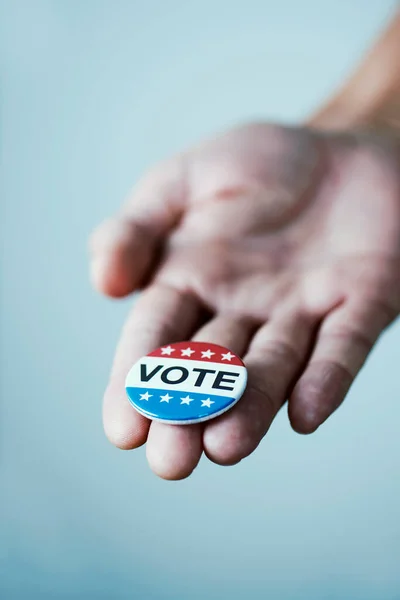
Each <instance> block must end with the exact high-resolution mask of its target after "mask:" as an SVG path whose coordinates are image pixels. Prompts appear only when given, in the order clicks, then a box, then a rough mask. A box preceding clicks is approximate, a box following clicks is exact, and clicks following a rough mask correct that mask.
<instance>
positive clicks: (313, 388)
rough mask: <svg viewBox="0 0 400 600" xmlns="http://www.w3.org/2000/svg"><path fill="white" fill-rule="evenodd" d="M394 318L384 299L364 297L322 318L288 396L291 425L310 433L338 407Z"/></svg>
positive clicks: (300, 431) (298, 430) (349, 302)
mask: <svg viewBox="0 0 400 600" xmlns="http://www.w3.org/2000/svg"><path fill="white" fill-rule="evenodd" d="M393 318H394V314H393V311H392V310H391V309H389V308H388V307H386V306H385V305H384V304H383V303H380V302H377V301H369V300H368V301H366V300H365V299H364V298H357V299H356V300H354V301H348V302H346V303H345V304H343V305H341V306H340V307H338V308H337V309H336V310H334V311H333V312H332V313H330V315H328V316H327V317H326V318H325V320H324V322H323V324H322V326H321V328H320V331H319V333H318V336H317V340H316V345H315V348H314V351H313V354H312V356H311V359H310V362H309V364H308V365H307V368H306V369H305V371H304V373H303V374H302V376H301V377H300V379H299V381H298V382H297V384H296V386H295V388H294V390H293V393H292V395H291V398H290V399H289V418H290V421H291V424H292V427H293V429H295V430H296V431H297V432H299V433H312V432H313V431H315V430H316V429H317V428H318V427H319V426H320V425H321V424H322V423H323V422H324V421H325V420H326V419H327V418H328V417H329V416H330V415H331V414H332V412H333V411H334V410H336V408H338V406H339V405H340V404H341V403H342V401H343V400H344V398H345V396H346V394H347V392H348V390H349V388H350V386H351V384H352V382H353V380H354V378H355V376H356V375H357V373H358V372H359V370H360V369H361V367H362V365H363V364H364V362H365V359H366V358H367V356H368V354H369V352H370V350H371V348H372V346H373V345H374V343H375V341H376V339H377V338H378V336H379V334H380V333H381V332H382V330H383V329H384V328H385V327H386V326H387V325H388V324H389V323H390V322H391V320H392V319H393Z"/></svg>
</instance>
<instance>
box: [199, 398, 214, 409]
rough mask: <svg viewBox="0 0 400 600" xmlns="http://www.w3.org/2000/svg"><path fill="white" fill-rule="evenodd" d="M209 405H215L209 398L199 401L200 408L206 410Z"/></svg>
mask: <svg viewBox="0 0 400 600" xmlns="http://www.w3.org/2000/svg"><path fill="white" fill-rule="evenodd" d="M211 404H215V402H214V400H210V398H207V399H206V400H202V401H201V406H207V408H211Z"/></svg>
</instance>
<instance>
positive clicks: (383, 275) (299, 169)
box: [90, 124, 400, 479]
mask: <svg viewBox="0 0 400 600" xmlns="http://www.w3.org/2000/svg"><path fill="white" fill-rule="evenodd" d="M399 166H400V152H399V147H398V145H396V144H395V143H394V142H393V143H392V142H390V141H384V140H378V139H376V140H375V141H374V140H373V139H369V138H362V137H361V136H358V138H357V137H356V136H350V135H349V136H344V135H340V136H333V135H330V136H326V135H322V134H317V133H313V132H311V131H308V130H306V129H291V128H283V127H279V126H273V125H264V124H254V125H250V126H246V127H242V128H239V129H236V130H234V131H232V132H230V133H227V134H224V135H221V136H219V137H217V138H216V139H214V140H212V141H209V142H207V143H205V144H203V145H201V146H199V147H196V148H194V149H192V150H190V151H188V152H185V153H183V154H181V155H180V156H177V157H175V158H173V159H171V160H169V161H166V162H165V163H163V164H162V165H159V166H158V167H156V168H155V169H154V170H153V171H151V172H150V173H149V174H147V175H146V176H145V177H144V179H143V180H142V182H141V183H139V185H138V186H137V187H136V189H135V190H134V192H133V194H132V196H131V197H130V198H129V199H128V201H127V202H126V203H125V204H124V206H123V207H122V209H121V211H120V212H119V213H118V214H117V216H116V217H114V218H112V219H110V220H108V221H106V222H104V223H103V224H102V225H100V227H99V228H98V229H97V230H96V231H95V232H94V234H93V235H92V237H91V240H90V249H91V255H92V264H91V274H92V281H93V283H94V285H95V287H96V288H97V289H98V290H99V291H101V292H102V293H104V294H106V295H108V296H112V297H122V296H125V295H127V294H129V293H131V292H132V291H134V290H137V289H139V288H142V287H144V289H143V291H142V293H141V294H140V296H139V299H138V300H137V302H136V303H135V305H134V307H133V310H132V312H131V314H130V316H129V318H128V320H127V322H126V324H125V327H124V329H123V332H122V337H121V340H120V343H119V345H118V348H117V351H116V356H115V360H114V364H113V367H112V372H111V376H110V382H109V384H108V386H107V389H106V392H105V397H104V408H103V416H104V426H105V431H106V434H107V436H108V437H109V439H110V440H111V442H113V443H114V444H115V445H117V446H119V447H120V448H124V449H131V448H135V447H138V446H140V445H142V444H143V443H144V442H146V441H147V458H148V461H149V464H150V466H151V468H152V469H153V470H154V471H155V472H156V473H157V474H158V475H160V476H161V477H164V478H167V479H180V478H184V477H187V476H188V475H189V474H190V473H191V472H192V471H193V469H194V468H195V467H196V465H197V463H198V461H199V459H200V457H201V455H202V452H203V451H204V452H205V454H206V455H207V456H208V458H209V459H210V460H212V461H214V462H216V463H218V464H222V465H232V464H235V463H237V462H238V461H240V460H241V459H242V458H244V457H245V456H247V455H249V454H250V453H251V452H253V450H254V449H255V448H256V447H257V445H258V444H259V442H260V440H261V439H262V438H263V436H264V435H265V433H266V432H267V430H268V428H269V427H270V425H271V422H272V420H273V419H274V417H275V415H276V414H277V412H278V411H279V409H280V408H281V406H282V405H283V404H284V403H285V401H286V400H287V399H289V401H288V412H289V418H290V421H291V424H292V426H293V428H294V429H295V430H296V431H298V432H300V433H311V432H313V431H315V430H316V429H317V427H318V426H319V425H321V423H323V421H325V420H326V419H327V418H328V417H329V415H330V414H331V413H332V412H333V411H334V410H335V409H336V408H337V407H338V406H339V405H340V403H341V402H342V401H343V399H344V397H345V395H346V393H347V391H348V389H349V387H350V385H351V383H352V381H353V379H354V377H355V376H356V375H357V373H358V371H359V370H360V368H361V366H362V365H363V363H364V361H365V359H366V357H367V355H368V353H369V351H370V350H371V348H372V346H373V344H374V343H375V341H376V340H377V338H378V336H379V334H380V333H381V332H382V330H383V329H384V328H385V327H386V326H387V325H389V324H390V323H391V322H392V321H393V319H394V318H395V317H396V316H397V315H398V313H399V311H400V169H399ZM188 339H194V340H201V341H207V342H212V343H216V344H220V345H222V346H226V347H228V348H230V349H231V350H232V351H234V352H236V353H238V354H239V355H241V356H243V357H244V361H245V363H246V366H247V369H248V374H249V379H248V387H247V390H246V392H245V394H244V396H243V398H242V399H241V400H240V402H238V404H236V405H235V406H234V407H233V408H232V409H231V410H229V411H228V412H227V413H225V414H224V415H222V416H220V417H218V418H216V419H214V420H211V421H208V422H207V423H202V424H198V425H184V426H177V425H166V424H162V423H159V422H155V421H153V422H150V421H149V420H147V419H146V418H145V417H143V416H142V415H140V414H139V413H137V412H136V411H135V410H134V408H133V407H132V406H131V405H130V403H129V401H128V399H127V398H126V394H125V389H124V382H125V377H126V374H127V372H128V370H129V369H130V367H131V365H132V364H133V363H134V362H135V361H136V360H137V359H139V358H140V357H141V356H142V355H144V354H146V353H148V352H149V351H151V350H153V349H154V348H156V347H158V346H162V345H164V344H168V343H171V342H175V341H179V340H188Z"/></svg>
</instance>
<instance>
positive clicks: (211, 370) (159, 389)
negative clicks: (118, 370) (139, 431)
mask: <svg viewBox="0 0 400 600" xmlns="http://www.w3.org/2000/svg"><path fill="white" fill-rule="evenodd" d="M246 382H247V371H246V367H245V366H244V364H243V361H242V360H241V359H240V358H239V357H238V356H237V355H236V354H233V352H230V350H227V349H226V348H224V347H223V346H217V345H216V344H207V343H203V342H179V343H176V344H169V345H167V346H164V347H162V348H158V349H157V350H154V351H153V352H150V354H148V355H147V356H144V357H143V358H141V359H140V360H139V361H138V362H137V363H135V364H134V365H133V367H132V368H131V370H130V371H129V373H128V375H127V377H126V381H125V389H126V393H127V395H128V398H129V401H130V402H131V404H132V405H133V406H134V408H135V409H136V410H137V411H138V412H140V413H141V414H142V415H144V416H145V417H148V418H149V419H152V420H156V421H162V422H163V423H171V424H174V425H185V424H190V423H199V422H201V421H208V419H213V418H214V417H218V416H219V415H222V413H224V412H225V411H227V410H229V409H230V408H232V406H234V405H235V404H236V402H238V400H239V399H240V398H241V396H242V394H243V392H244V390H245V388H246Z"/></svg>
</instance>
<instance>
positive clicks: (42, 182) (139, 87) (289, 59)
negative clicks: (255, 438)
mask: <svg viewBox="0 0 400 600" xmlns="http://www.w3.org/2000/svg"><path fill="white" fill-rule="evenodd" d="M395 4H396V2H394V1H385V0H368V1H366V0H331V1H328V0H325V1H324V0H314V1H312V0H303V1H299V2H297V1H296V0H280V1H279V2H278V1H276V0H259V1H256V0H246V1H235V0H226V1H220V2H218V0H217V1H213V0H203V1H194V0H193V1H190V0H181V1H178V0H165V1H164V0H141V1H140V0H131V1H112V0H108V1H106V0H97V1H96V0H52V1H51V0H47V1H46V0H25V1H19V0H8V1H7V0H1V1H0V7H1V11H0V23H1V24H0V40H1V41H0V49H1V59H0V60H1V78H2V132H1V142H2V170H1V178H0V186H1V195H2V202H1V212H2V215H1V226H2V230H3V231H2V240H3V250H2V261H3V268H2V279H3V281H2V290H1V298H2V309H1V344H2V346H1V365H2V366H1V388H2V407H1V480H2V481H1V484H2V491H1V503H2V517H3V524H2V530H3V532H2V535H1V558H2V573H1V577H0V581H1V583H0V596H1V591H2V593H3V595H2V598H4V600H14V599H24V600H25V599H27V600H31V599H34V598H40V599H42V598H43V599H46V600H47V599H59V598H60V599H70V598H79V599H80V598H82V599H85V600H91V599H92V598H93V599H107V600H108V599H112V600H120V599H127V598H134V599H138V600H164V599H174V600H204V599H208V600H214V599H215V600H217V599H218V600H219V599H225V598H226V599H229V600H237V599H242V598H246V599H247V598H249V599H251V600H258V599H263V600H264V599H265V598H272V599H274V600H275V599H277V600H302V599H307V600H314V599H315V600H317V599H318V600H321V599H327V600H328V599H329V600H336V599H340V600H343V599H352V600H358V599H360V600H361V599H362V600H394V599H396V598H399V597H400V519H399V505H400V476H399V473H400V458H399V455H400V442H399V438H398V431H399V421H400V381H399V362H400V361H399V357H400V328H399V326H398V325H397V326H396V327H394V328H392V330H391V331H389V332H388V333H387V334H386V335H385V336H384V338H383V339H382V341H381V343H380V344H379V347H378V348H377V349H376V350H375V352H374V354H373V356H372V358H371V360H370V361H369V363H368V366H367V368H366V369H365V370H364V371H363V373H362V376H361V377H360V378H359V379H358V381H357V383H356V385H355V386H354V388H353V391H352V393H351V394H350V397H349V398H348V400H347V402H346V403H345V405H344V406H343V407H342V408H341V409H340V410H339V411H338V412H337V413H336V414H335V416H334V417H333V418H331V420H330V421H329V422H328V423H327V424H326V425H325V426H324V427H322V428H321V429H320V431H318V432H317V433H316V434H315V435H313V436H311V437H302V436H299V435H297V434H295V433H293V431H292V430H291V429H290V427H289V425H288V422H287V417H286V411H285V410H283V411H282V413H281V414H280V416H279V418H278V419H277V421H276V422H275V424H274V426H273V427H272V430H271V432H270V434H269V436H268V438H267V439H266V440H265V441H264V443H262V445H261V446H260V448H259V450H258V451H257V452H255V454H253V456H251V457H250V458H249V459H248V460H246V461H243V462H242V463H241V464H240V465H238V466H236V467H233V468H221V467H217V466H215V465H212V464H210V463H208V462H206V461H205V460H204V461H202V463H201V464H200V466H199V468H198V470H197V471H196V472H195V474H194V475H193V476H192V477H191V478H190V479H189V480H186V481H184V482H180V483H168V482H164V481H161V480H159V479H157V478H156V477H155V476H154V475H153V474H152V473H151V472H150V471H149V470H148V468H147V466H146V462H145V456H144V451H143V449H141V450H139V451H136V452H130V453H124V452H121V451H119V450H116V449H114V448H113V447H112V446H111V445H109V444H108V442H107V441H106V440H105V438H104V436H103V433H102V427H101V418H100V404H101V397H102V392H103V388H104V386H105V383H106V380H107V376H108V371H109V367H110V362H111V359H112V356H113V351H114V346H115V343H116V341H117V337H118V335H119V330H120V327H121V325H122V323H123V320H124V317H125V315H126V314H127V311H128V310H129V306H130V304H131V300H127V301H119V302H112V301H109V300H106V299H103V298H100V297H98V296H97V295H95V293H94V292H93V291H91V289H90V287H89V283H88V279H87V266H86V238H87V235H88V233H89V232H90V230H91V228H92V227H93V226H94V225H95V224H96V223H97V222H98V221H100V220H101V219H103V218H104V217H105V216H107V215H109V214H111V213H112V212H113V211H114V210H115V208H116V206H117V205H118V203H119V202H120V201H121V199H122V197H123V196H124V195H125V194H126V192H127V190H128V189H129V187H130V185H131V184H132V183H133V182H134V180H135V179H136V178H137V177H138V176H139V175H140V173H141V172H142V170H143V169H144V168H146V167H147V166H149V165H150V164H151V163H153V162H154V161H156V160H158V159H159V158H161V157H163V156H165V155H167V154H169V153H171V152H174V151H176V150H177V149H180V148H182V147H184V146H186V145H188V144H190V143H192V142H193V141H195V140H197V139H199V138H201V137H204V136H205V135H208V134H211V133H212V132H214V131H215V130H219V129H221V128H224V127H226V126H229V125H230V124H233V123H236V122H240V121H242V120H249V119H252V118H270V119H275V120H276V119H277V120H281V121H286V122H296V121H298V120H299V119H301V118H303V117H304V116H305V115H306V114H308V112H309V111H311V110H312V109H313V108H314V107H315V106H317V105H318V104H319V102H321V100H322V99H323V98H324V97H325V96H327V95H328V94H329V93H330V92H331V91H332V90H333V89H334V88H335V86H336V85H337V84H338V82H340V81H341V80H342V78H343V76H344V75H345V74H346V73H349V72H350V70H351V69H352V68H353V66H354V65H355V63H356V62H357V60H358V59H359V57H360V56H362V54H363V53H364V51H365V49H366V48H367V47H368V45H369V44H370V42H371V40H372V39H373V37H374V35H375V34H376V33H377V32H378V30H379V29H380V28H381V27H382V26H383V23H384V22H385V19H386V18H387V15H388V14H389V10H390V9H392V8H393V7H394V5H395Z"/></svg>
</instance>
